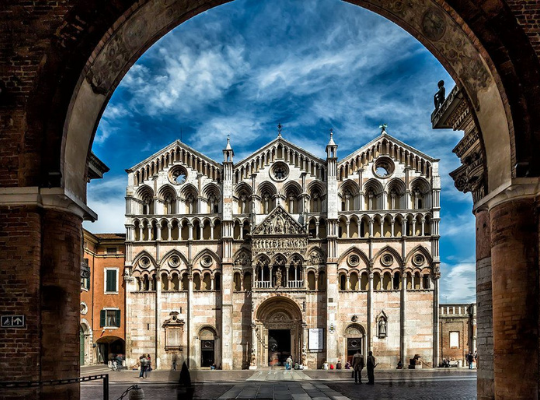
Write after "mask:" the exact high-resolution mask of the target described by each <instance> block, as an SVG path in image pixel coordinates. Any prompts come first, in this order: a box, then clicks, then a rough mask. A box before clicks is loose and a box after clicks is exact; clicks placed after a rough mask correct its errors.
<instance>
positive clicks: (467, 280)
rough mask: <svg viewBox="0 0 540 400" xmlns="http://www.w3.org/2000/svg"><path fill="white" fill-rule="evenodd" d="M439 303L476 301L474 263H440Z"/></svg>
mask: <svg viewBox="0 0 540 400" xmlns="http://www.w3.org/2000/svg"><path fill="white" fill-rule="evenodd" d="M440 279H441V281H440V285H441V294H440V298H439V301H440V303H472V302H475V301H476V264H475V263H474V262H470V263H461V264H455V265H452V264H446V263H441V278H440Z"/></svg>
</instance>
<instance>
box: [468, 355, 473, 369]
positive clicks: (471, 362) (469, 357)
mask: <svg viewBox="0 0 540 400" xmlns="http://www.w3.org/2000/svg"><path fill="white" fill-rule="evenodd" d="M473 361H474V356H473V353H472V351H469V354H467V362H468V363H469V369H472V367H473Z"/></svg>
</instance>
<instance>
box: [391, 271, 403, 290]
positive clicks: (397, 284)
mask: <svg viewBox="0 0 540 400" xmlns="http://www.w3.org/2000/svg"><path fill="white" fill-rule="evenodd" d="M393 288H394V290H399V289H401V275H400V273H399V272H395V273H394V279H393Z"/></svg>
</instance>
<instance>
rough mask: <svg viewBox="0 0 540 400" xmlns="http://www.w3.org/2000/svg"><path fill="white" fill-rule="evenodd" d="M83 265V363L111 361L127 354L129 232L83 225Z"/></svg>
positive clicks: (81, 360) (81, 358) (81, 329)
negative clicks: (95, 229) (99, 230)
mask: <svg viewBox="0 0 540 400" xmlns="http://www.w3.org/2000/svg"><path fill="white" fill-rule="evenodd" d="M83 235H84V257H83V264H82V266H81V268H82V273H81V326H80V335H81V345H80V346H81V356H80V363H81V365H90V364H101V363H107V362H108V361H109V360H110V359H111V358H112V357H113V356H114V355H115V354H122V355H123V354H125V348H126V345H125V340H126V329H125V320H126V318H125V298H126V297H125V290H124V279H123V276H124V259H125V244H124V242H125V239H126V235H125V234H117V233H102V234H95V235H94V234H92V233H90V232H88V231H87V230H85V229H83Z"/></svg>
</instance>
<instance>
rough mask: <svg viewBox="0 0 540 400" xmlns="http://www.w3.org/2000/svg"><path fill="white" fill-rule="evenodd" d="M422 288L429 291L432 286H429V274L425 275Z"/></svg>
mask: <svg viewBox="0 0 540 400" xmlns="http://www.w3.org/2000/svg"><path fill="white" fill-rule="evenodd" d="M422 280H423V282H422V288H423V289H429V288H430V284H429V274H424V276H423V277H422Z"/></svg>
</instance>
